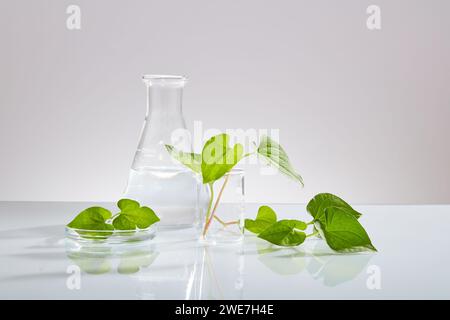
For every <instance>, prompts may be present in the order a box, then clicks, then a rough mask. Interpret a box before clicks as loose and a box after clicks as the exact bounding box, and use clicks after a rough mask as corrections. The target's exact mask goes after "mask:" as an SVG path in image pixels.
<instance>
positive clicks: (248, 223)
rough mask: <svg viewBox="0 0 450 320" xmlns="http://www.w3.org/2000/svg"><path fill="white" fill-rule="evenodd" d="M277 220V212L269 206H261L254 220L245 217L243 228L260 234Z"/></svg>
mask: <svg viewBox="0 0 450 320" xmlns="http://www.w3.org/2000/svg"><path fill="white" fill-rule="evenodd" d="M275 222H277V214H276V213H275V211H273V209H272V208H271V207H268V206H261V207H259V209H258V214H257V215H256V219H255V220H251V219H245V228H246V229H247V230H248V231H251V232H253V233H256V234H260V233H261V232H263V231H264V230H265V229H267V228H268V227H270V226H271V225H272V224H274V223H275Z"/></svg>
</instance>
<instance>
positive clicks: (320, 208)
mask: <svg viewBox="0 0 450 320" xmlns="http://www.w3.org/2000/svg"><path fill="white" fill-rule="evenodd" d="M329 207H337V208H343V209H346V212H347V213H350V214H351V215H352V216H354V217H355V218H356V219H358V218H359V217H360V216H361V213H359V212H358V211H356V210H354V209H353V208H352V207H351V206H350V205H349V204H348V203H347V202H345V201H344V200H342V199H341V198H339V197H338V196H335V195H334V194H331V193H319V194H318V195H316V196H315V197H314V198H312V199H311V200H310V201H309V203H308V205H307V206H306V210H307V211H308V212H309V214H311V215H312V216H313V217H314V219H320V217H321V216H322V215H323V214H324V212H325V209H327V208H329Z"/></svg>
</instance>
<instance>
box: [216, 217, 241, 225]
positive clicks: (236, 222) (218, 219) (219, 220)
mask: <svg viewBox="0 0 450 320" xmlns="http://www.w3.org/2000/svg"><path fill="white" fill-rule="evenodd" d="M214 219H216V220H217V221H218V222H219V223H220V224H221V225H223V226H224V227H225V226H228V225H230V224H238V223H239V220H235V221H228V222H225V221H223V220H222V219H220V218H219V217H218V216H217V215H214Z"/></svg>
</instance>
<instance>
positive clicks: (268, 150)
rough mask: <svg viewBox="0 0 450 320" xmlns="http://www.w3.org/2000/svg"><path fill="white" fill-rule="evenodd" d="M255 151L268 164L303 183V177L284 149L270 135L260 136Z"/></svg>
mask: <svg viewBox="0 0 450 320" xmlns="http://www.w3.org/2000/svg"><path fill="white" fill-rule="evenodd" d="M257 153H258V154H259V155H260V156H262V157H263V158H264V159H265V160H266V161H267V162H268V163H269V165H272V166H274V167H275V168H277V169H278V170H279V171H280V172H281V173H283V174H285V175H286V176H288V177H289V178H291V179H293V180H295V181H297V182H299V183H300V184H301V185H302V186H303V185H304V183H303V178H302V177H301V176H300V174H298V173H297V172H296V171H295V169H294V167H293V166H292V164H291V162H290V160H289V157H288V155H287V153H286V151H284V149H283V148H282V147H281V145H280V144H278V143H277V142H275V141H274V140H272V139H271V138H270V137H268V136H262V137H261V141H260V143H259V146H258V149H257Z"/></svg>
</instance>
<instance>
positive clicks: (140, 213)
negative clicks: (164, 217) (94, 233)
mask: <svg viewBox="0 0 450 320" xmlns="http://www.w3.org/2000/svg"><path fill="white" fill-rule="evenodd" d="M158 221H159V218H158V216H157V215H156V214H155V212H154V211H153V210H152V209H150V208H149V207H140V208H137V209H131V210H126V211H122V212H121V213H120V215H119V216H118V217H116V218H115V219H114V221H113V225H114V228H116V229H118V230H134V229H136V228H139V229H145V228H148V227H150V226H151V225H152V224H154V223H156V222H158Z"/></svg>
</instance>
